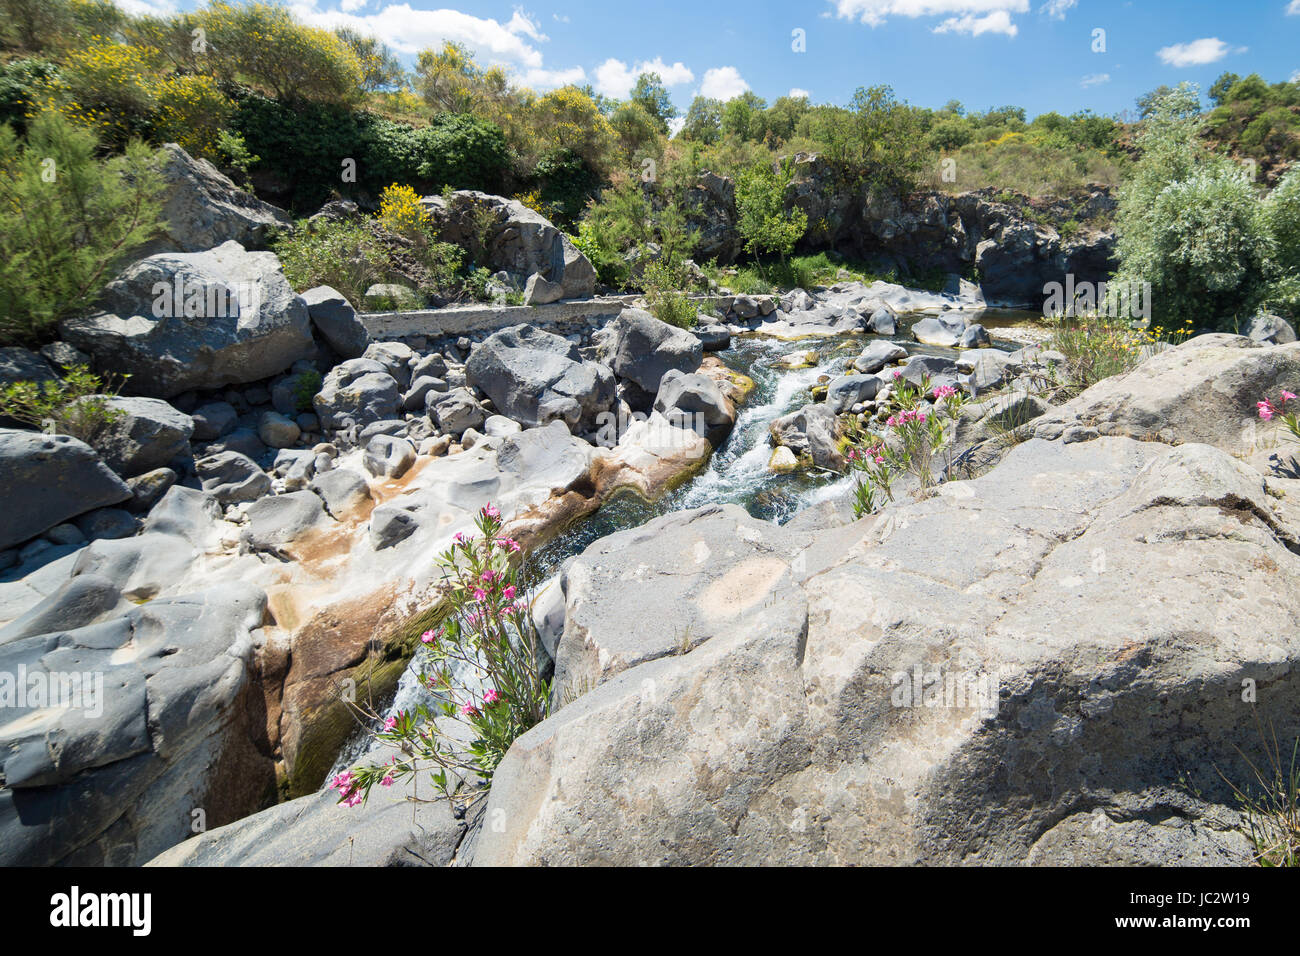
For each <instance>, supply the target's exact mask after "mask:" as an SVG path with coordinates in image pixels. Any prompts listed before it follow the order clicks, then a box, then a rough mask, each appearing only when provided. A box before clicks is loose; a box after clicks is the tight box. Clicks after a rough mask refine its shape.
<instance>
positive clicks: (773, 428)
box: [768, 402, 844, 471]
mask: <svg viewBox="0 0 1300 956" xmlns="http://www.w3.org/2000/svg"><path fill="white" fill-rule="evenodd" d="M768 428H769V430H770V432H771V441H772V444H773V445H777V446H780V445H784V446H785V447H787V448H789V449H790V450H791V451H792V452H793V453H794V454H795V455H808V456H809V457H810V458H811V459H812V462H813V464H814V465H816V466H817V467H819V468H829V469H831V470H832V471H840V470H842V469H843V468H844V456H843V455H841V454H840V451H839V447H838V445H837V443H836V440H835V413H834V412H833V411H832V410H831V409H830V407H829V406H827V405H823V404H820V403H817V402H814V403H812V404H809V405H805V406H804V407H803V408H801V409H799V410H798V411H794V412H791V413H790V414H788V415H783V416H782V417H780V418H777V419H774V420H773V421H772V423H771V424H770V425H769V426H768Z"/></svg>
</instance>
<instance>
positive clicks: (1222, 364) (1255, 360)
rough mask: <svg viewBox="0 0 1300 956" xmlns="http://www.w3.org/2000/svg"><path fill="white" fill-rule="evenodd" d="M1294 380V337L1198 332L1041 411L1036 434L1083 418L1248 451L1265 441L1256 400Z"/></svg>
mask: <svg viewBox="0 0 1300 956" xmlns="http://www.w3.org/2000/svg"><path fill="white" fill-rule="evenodd" d="M1203 340H1208V341H1203ZM1296 382H1300V343H1297V342H1291V343H1288V344H1286V345H1275V346H1268V347H1263V348H1241V347H1239V346H1237V345H1235V344H1223V343H1222V342H1221V341H1220V340H1218V339H1217V338H1212V337H1210V336H1197V337H1195V338H1191V339H1188V340H1187V341H1186V342H1183V343H1182V344H1181V345H1179V346H1178V347H1177V348H1174V349H1170V350H1169V351H1166V352H1161V353H1159V354H1157V355H1154V356H1152V357H1151V358H1148V359H1147V360H1146V361H1144V362H1143V363H1142V364H1141V365H1139V366H1138V368H1137V369H1135V370H1134V371H1132V372H1130V373H1129V374H1127V375H1120V376H1116V377H1114V378H1108V379H1104V380H1102V381H1101V382H1099V383H1097V384H1096V385H1094V386H1093V387H1092V388H1090V389H1088V390H1087V391H1086V392H1084V393H1083V394H1082V395H1080V396H1078V397H1077V398H1075V399H1074V400H1072V401H1070V402H1067V403H1066V404H1064V405H1062V406H1060V407H1059V408H1057V409H1055V410H1054V411H1052V412H1050V413H1049V414H1047V415H1044V416H1043V417H1042V418H1040V419H1039V420H1038V422H1037V423H1036V424H1035V434H1036V435H1037V436H1038V437H1040V438H1048V439H1051V438H1057V437H1059V436H1060V435H1061V434H1062V433H1063V432H1064V430H1065V428H1066V427H1067V426H1068V425H1070V424H1073V423H1075V422H1082V423H1085V424H1087V425H1090V426H1092V427H1095V428H1096V429H1097V430H1098V431H1099V432H1100V433H1101V434H1103V435H1128V436H1130V437H1133V438H1142V439H1151V438H1157V439H1159V440H1165V441H1169V440H1173V439H1174V438H1177V440H1179V441H1187V442H1204V443H1206V444H1210V445H1214V446H1216V447H1218V448H1221V449H1223V450H1224V451H1228V452H1231V453H1242V454H1250V453H1251V452H1253V451H1254V450H1255V448H1256V447H1257V445H1259V444H1260V443H1261V442H1263V441H1264V436H1263V435H1262V434H1261V431H1260V420H1259V417H1258V410H1257V409H1256V404H1255V403H1256V402H1258V401H1260V399H1261V398H1263V397H1264V396H1270V395H1271V396H1276V395H1277V394H1278V393H1279V392H1280V391H1281V390H1282V389H1294V386H1295V383H1296Z"/></svg>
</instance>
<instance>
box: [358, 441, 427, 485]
mask: <svg viewBox="0 0 1300 956" xmlns="http://www.w3.org/2000/svg"><path fill="white" fill-rule="evenodd" d="M362 464H363V465H365V468H366V471H368V472H370V474H372V475H374V476H376V477H378V478H401V477H402V475H404V474H406V473H407V472H408V471H409V470H410V468H411V466H412V465H413V464H415V449H414V448H412V447H411V443H410V442H409V441H407V440H406V439H405V438H395V437H393V436H392V435H376V436H374V437H373V438H371V439H370V442H369V443H368V444H367V445H366V453H365V456H364V458H363V459H362Z"/></svg>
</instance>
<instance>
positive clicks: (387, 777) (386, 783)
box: [379, 773, 393, 787]
mask: <svg viewBox="0 0 1300 956" xmlns="http://www.w3.org/2000/svg"><path fill="white" fill-rule="evenodd" d="M379 785H380V786H381V787H391V786H392V785H393V775H392V774H391V773H386V774H384V779H383V780H380V781H379Z"/></svg>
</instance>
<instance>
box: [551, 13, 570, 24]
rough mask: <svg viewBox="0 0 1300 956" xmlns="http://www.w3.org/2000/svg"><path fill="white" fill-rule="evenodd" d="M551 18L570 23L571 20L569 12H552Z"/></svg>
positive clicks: (558, 21)
mask: <svg viewBox="0 0 1300 956" xmlns="http://www.w3.org/2000/svg"><path fill="white" fill-rule="evenodd" d="M551 19H552V20H554V21H555V22H556V23H568V22H569V16H568V14H564V13H552V14H551Z"/></svg>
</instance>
